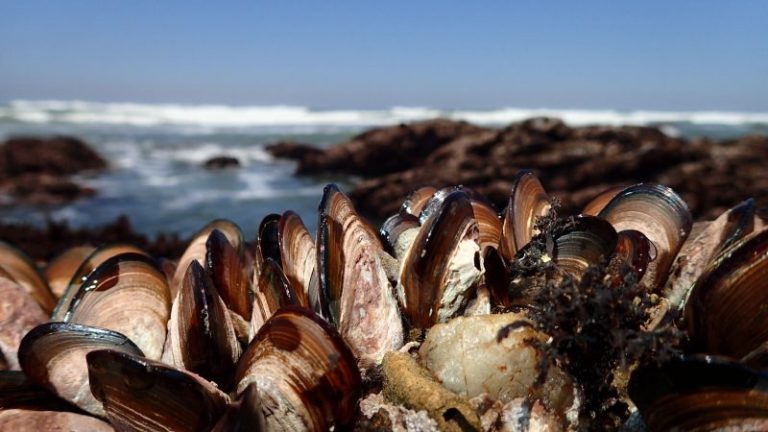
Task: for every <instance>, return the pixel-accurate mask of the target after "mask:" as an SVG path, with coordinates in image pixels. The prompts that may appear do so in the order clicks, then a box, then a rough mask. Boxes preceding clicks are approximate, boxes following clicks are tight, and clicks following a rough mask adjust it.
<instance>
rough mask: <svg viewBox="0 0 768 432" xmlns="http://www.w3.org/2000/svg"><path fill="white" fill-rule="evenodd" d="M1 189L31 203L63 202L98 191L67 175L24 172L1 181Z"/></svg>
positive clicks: (49, 203)
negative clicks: (76, 181) (80, 183)
mask: <svg viewBox="0 0 768 432" xmlns="http://www.w3.org/2000/svg"><path fill="white" fill-rule="evenodd" d="M0 191H2V192H3V193H5V194H7V195H10V196H11V197H13V198H14V199H15V200H17V201H23V202H25V203H29V204H47V205H55V204H63V203H66V202H70V201H74V200H76V199H78V198H84V197H89V196H92V195H94V194H95V193H96V191H94V190H93V189H91V188H89V187H84V186H80V185H79V184H77V183H75V182H73V181H72V180H70V179H69V178H67V177H62V176H55V175H51V174H23V175H20V176H18V177H14V178H10V179H6V180H5V181H3V182H0Z"/></svg>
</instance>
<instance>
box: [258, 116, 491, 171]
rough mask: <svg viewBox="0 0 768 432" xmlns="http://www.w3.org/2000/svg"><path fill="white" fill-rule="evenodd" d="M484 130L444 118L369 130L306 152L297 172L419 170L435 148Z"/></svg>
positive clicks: (299, 159) (300, 160)
mask: <svg viewBox="0 0 768 432" xmlns="http://www.w3.org/2000/svg"><path fill="white" fill-rule="evenodd" d="M483 130H484V129H483V128H480V127H478V126H474V125H471V124H469V123H467V122H457V121H451V120H444V119H438V120H430V121H424V122H417V123H411V124H407V125H406V124H401V125H398V126H392V127H386V128H378V129H372V130H370V131H367V132H364V133H362V134H360V135H357V136H355V137H353V138H352V139H350V140H349V141H345V142H343V143H340V144H337V145H335V146H333V147H330V148H328V149H327V150H325V151H322V152H320V153H315V152H305V153H304V154H303V155H302V157H301V158H297V160H298V161H299V166H298V168H297V172H298V173H301V174H313V173H322V172H333V173H344V174H354V175H360V176H363V177H373V176H381V175H385V174H389V173H393V172H398V171H402V170H405V169H409V168H415V167H419V166H421V165H422V164H423V163H424V162H425V161H426V159H427V157H428V156H429V155H430V154H431V153H432V152H434V151H435V150H437V149H438V148H440V147H442V146H444V145H445V144H447V143H449V142H451V141H453V140H455V139H456V138H458V137H460V136H464V135H468V134H473V133H477V132H480V131H483ZM273 154H274V153H273Z"/></svg>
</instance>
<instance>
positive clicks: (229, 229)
mask: <svg viewBox="0 0 768 432" xmlns="http://www.w3.org/2000/svg"><path fill="white" fill-rule="evenodd" d="M213 230H219V231H221V232H222V233H223V234H224V235H225V236H226V237H227V240H229V243H230V244H231V245H232V246H233V247H234V248H235V250H236V251H237V253H238V255H240V256H241V257H242V255H243V254H244V251H245V241H244V240H243V232H242V231H241V230H240V227H238V226H237V224H235V223H234V222H232V221H229V220H227V219H216V220H214V221H212V222H210V223H208V224H207V225H205V226H204V227H203V228H201V229H200V231H198V232H197V233H196V234H195V235H194V236H192V241H190V242H189V245H188V246H187V249H186V250H185V251H184V254H182V255H181V258H180V259H179V263H178V265H177V266H176V272H175V273H174V274H173V279H171V283H170V287H171V297H172V298H175V297H176V293H177V292H178V290H179V288H180V287H181V281H182V279H184V275H185V273H186V272H187V267H189V264H190V263H191V262H192V261H197V262H199V263H200V264H205V254H206V252H207V248H206V243H207V242H208V237H209V236H210V235H211V232H212V231H213Z"/></svg>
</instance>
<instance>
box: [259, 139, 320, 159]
mask: <svg viewBox="0 0 768 432" xmlns="http://www.w3.org/2000/svg"><path fill="white" fill-rule="evenodd" d="M265 149H266V150H267V153H269V154H271V155H272V156H273V157H276V158H280V159H290V160H295V161H299V162H301V161H302V160H304V159H311V158H317V157H319V156H320V155H321V154H323V151H322V150H321V149H319V148H317V147H316V146H313V145H312V144H304V143H300V142H296V141H278V142H276V143H273V144H269V145H268V146H266V147H265Z"/></svg>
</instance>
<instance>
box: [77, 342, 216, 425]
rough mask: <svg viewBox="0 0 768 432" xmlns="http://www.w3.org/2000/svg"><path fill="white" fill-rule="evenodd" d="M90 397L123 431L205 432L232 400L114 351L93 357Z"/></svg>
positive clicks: (183, 374)
mask: <svg viewBox="0 0 768 432" xmlns="http://www.w3.org/2000/svg"><path fill="white" fill-rule="evenodd" d="M87 361H88V373H89V376H90V383H91V391H92V392H93V394H94V396H96V398H97V399H98V400H99V401H100V402H101V403H103V404H104V409H105V411H106V414H107V417H108V418H109V421H110V422H111V423H112V424H113V425H114V426H115V427H116V428H117V429H118V430H134V431H157V430H168V431H204V430H210V429H211V428H212V427H213V426H214V425H215V424H216V421H217V420H218V419H219V417H221V415H222V414H223V413H224V411H225V410H226V408H227V404H228V403H229V397H227V395H226V394H224V393H222V392H221V391H220V390H219V389H217V388H216V387H215V386H214V385H213V384H211V383H209V382H207V381H205V380H203V379H201V378H200V377H197V376H195V375H193V374H190V373H187V372H185V371H181V370H178V369H174V368H172V367H170V366H168V365H165V364H163V363H160V362H156V361H152V360H149V359H146V358H143V357H141V356H138V355H132V354H129V353H125V352H118V351H113V350H99V351H93V352H90V353H88V355H87Z"/></svg>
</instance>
